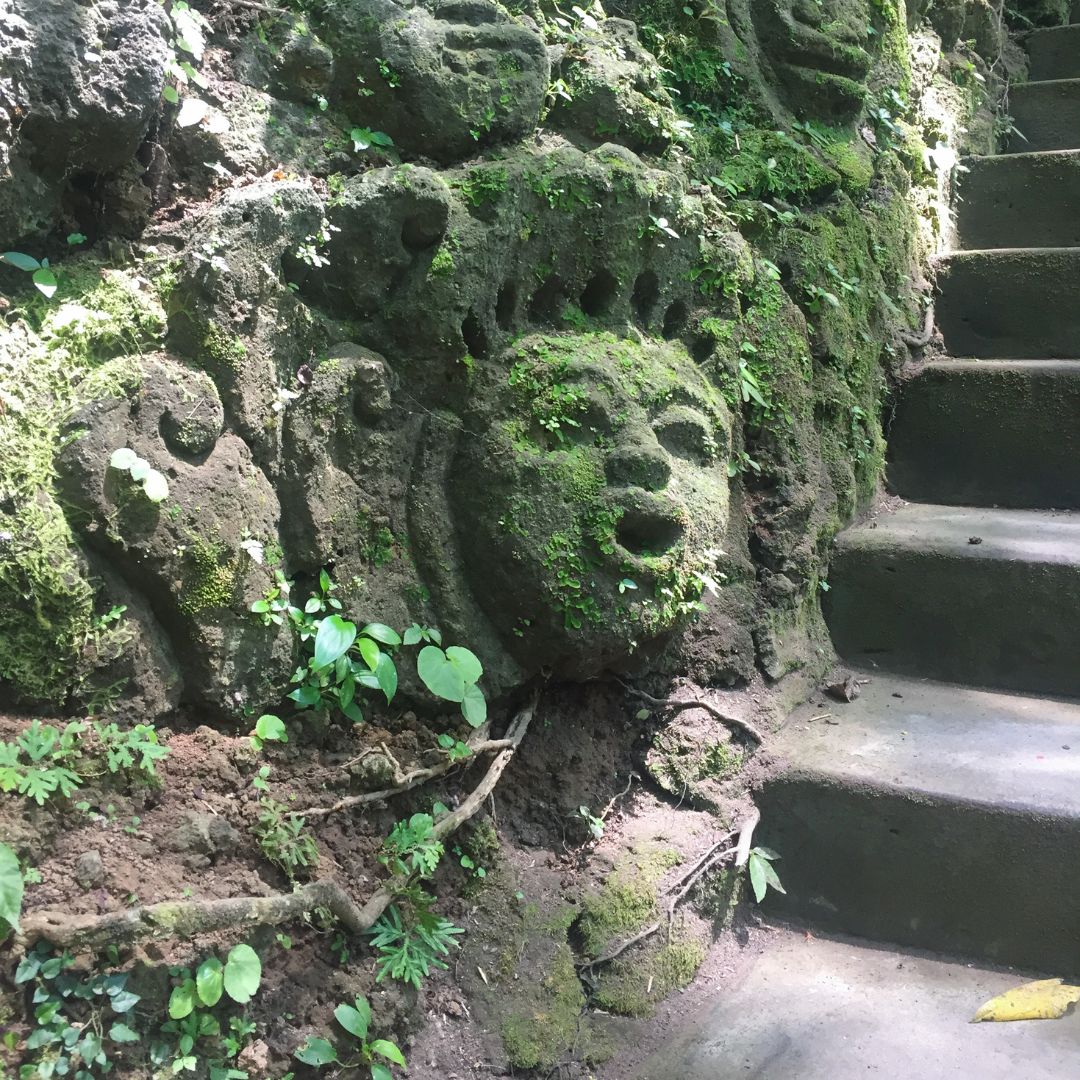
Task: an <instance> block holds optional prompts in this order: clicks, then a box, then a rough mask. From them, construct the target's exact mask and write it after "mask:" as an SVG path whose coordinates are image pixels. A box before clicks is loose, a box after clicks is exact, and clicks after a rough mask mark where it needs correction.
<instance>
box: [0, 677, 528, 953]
mask: <svg viewBox="0 0 1080 1080" xmlns="http://www.w3.org/2000/svg"><path fill="white" fill-rule="evenodd" d="M538 698H539V694H538V693H537V694H534V695H533V697H532V699H531V700H530V702H529V704H528V705H526V706H525V707H524V708H523V709H522V710H521V711H520V712H519V713H518V714H517V716H515V717H514V719H513V721H512V722H511V724H510V727H509V729H508V731H507V733H506V738H505V739H499V740H494V741H490V742H488V743H487V744H486V745H488V748H493V747H494V746H496V745H497V746H498V747H499V752H498V754H497V755H496V756H495V758H494V759H493V760H492V762H491V764H490V765H489V766H488V770H487V772H486V773H485V774H484V778H483V780H481V781H480V783H479V784H478V785H477V786H476V788H475V789H474V790H473V791H472V792H471V793H470V794H469V795H468V797H467V798H465V799H464V800H463V801H462V803H461V805H460V806H459V807H458V808H457V809H456V810H454V811H453V812H452V813H449V814H447V815H445V816H444V817H442V818H440V819H439V820H438V821H437V822H436V823H435V828H434V830H433V832H434V835H435V837H436V838H437V839H439V840H441V839H443V838H444V837H446V836H449V835H450V834H451V833H452V832H454V831H455V830H456V829H458V828H459V827H460V826H461V825H463V824H464V823H465V822H466V821H468V820H469V818H471V817H472V816H473V815H474V814H475V813H476V812H477V811H478V810H479V809H480V807H481V806H483V804H484V801H485V800H486V799H487V798H488V796H489V795H490V794H491V792H492V791H493V790H494V788H495V785H496V784H497V783H498V782H499V778H500V777H501V776H502V774H503V772H504V771H505V769H506V766H507V765H509V764H510V759H511V758H512V757H513V756H514V753H515V751H516V750H517V748H518V746H520V745H521V740H522V739H523V738H524V737H525V733H526V731H528V729H529V724H530V722H531V721H532V718H533V714H534V713H535V711H536V706H537V701H538ZM443 771H445V770H443ZM436 775H437V774H436ZM410 786H416V785H415V784H413V785H410ZM400 790H401V791H406V790H408V788H401V789H400ZM393 793H396V792H393ZM393 898H394V894H393V892H391V891H390V890H389V889H385V888H382V889H379V890H377V891H376V892H375V893H373V894H372V896H370V897H369V898H368V899H367V900H366V901H365V902H364V903H363V905H360V904H357V903H356V901H355V900H353V898H352V897H351V896H350V895H349V894H348V893H347V892H346V891H345V890H344V889H343V888H342V887H341V886H340V885H339V884H338V883H337V882H336V881H331V880H329V879H325V878H324V879H320V880H319V881H313V882H311V883H310V884H309V885H304V886H302V887H301V888H299V889H297V890H296V891H295V892H292V893H279V894H277V895H276V896H235V897H229V898H227V899H223V900H165V901H162V902H161V903H158V904H146V905H143V906H140V907H135V908H131V909H129V910H127V911H113V912H109V913H108V914H106V915H71V914H69V913H68V912H64V911H38V912H34V913H33V914H30V915H27V916H25V917H24V918H23V920H22V927H21V929H20V931H19V933H18V934H17V935H16V937H15V945H16V948H17V949H21V950H26V949H27V948H29V947H30V946H31V945H33V944H34V943H35V942H37V941H47V942H49V943H50V944H52V945H55V946H57V947H59V948H64V949H77V950H92V949H101V948H104V947H105V946H107V945H127V944H131V943H132V942H135V941H139V940H141V939H142V938H147V937H157V938H186V937H193V936H195V935H196V934H205V933H210V932H213V931H216V930H226V929H229V928H232V927H237V926H276V925H278V924H280V923H284V922H290V921H291V920H293V919H298V918H300V917H302V916H304V915H307V914H310V913H311V912H312V911H314V910H315V909H316V908H326V909H328V910H329V911H330V912H332V913H333V914H334V915H335V916H336V917H337V919H338V921H339V922H340V923H341V925H342V927H344V929H345V930H347V931H348V932H349V933H350V934H353V935H359V934H363V933H365V932H366V931H368V930H370V929H371V928H372V926H374V925H375V923H376V922H377V921H378V919H379V917H380V916H381V915H382V913H383V912H384V911H385V910H386V909H387V907H389V905H390V903H391V902H392V900H393Z"/></svg>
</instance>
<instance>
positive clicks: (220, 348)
mask: <svg viewBox="0 0 1080 1080" xmlns="http://www.w3.org/2000/svg"><path fill="white" fill-rule="evenodd" d="M202 344H203V349H204V350H205V351H206V357H207V359H208V360H209V361H210V362H209V363H208V364H207V365H205V366H206V367H207V368H208V370H210V371H220V372H223V373H224V372H231V373H233V374H236V373H237V372H239V370H240V368H241V366H242V365H243V363H244V358H245V357H246V356H247V347H246V346H245V345H244V343H243V341H241V340H240V338H238V337H236V336H235V335H233V334H230V333H229V332H228V331H227V330H224V329H223V328H222V327H221V326H219V325H218V324H217V323H215V322H211V323H207V325H206V332H205V333H204V334H203V341H202Z"/></svg>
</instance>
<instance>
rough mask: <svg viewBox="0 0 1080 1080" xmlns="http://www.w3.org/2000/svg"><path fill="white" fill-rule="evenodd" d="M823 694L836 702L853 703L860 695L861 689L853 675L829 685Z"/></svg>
mask: <svg viewBox="0 0 1080 1080" xmlns="http://www.w3.org/2000/svg"><path fill="white" fill-rule="evenodd" d="M825 693H826V694H828V695H829V697H833V698H836V700H837V701H854V700H855V699H856V698H857V697H858V696H859V694H861V693H862V687H861V686H859V683H858V680H857V679H856V678H855V676H854V675H849V676H848V677H847V678H846V679H841V680H839V681H838V682H834V683H829V685H828V686H826V687H825Z"/></svg>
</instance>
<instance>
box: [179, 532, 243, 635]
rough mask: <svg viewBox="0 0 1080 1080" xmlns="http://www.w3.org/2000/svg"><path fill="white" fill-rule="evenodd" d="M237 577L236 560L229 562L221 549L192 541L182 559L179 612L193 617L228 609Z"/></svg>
mask: <svg viewBox="0 0 1080 1080" xmlns="http://www.w3.org/2000/svg"><path fill="white" fill-rule="evenodd" d="M240 573H241V563H240V558H239V556H234V557H232V558H229V556H228V552H227V551H226V549H225V547H224V546H223V545H221V544H212V543H210V542H208V541H206V540H204V539H203V538H202V537H199V538H197V539H195V540H194V541H193V542H192V543H191V545H190V547H189V548H188V551H187V555H186V559H185V566H184V581H183V584H182V585H181V588H180V603H179V607H180V610H181V611H182V612H183V613H184V614H185V615H188V616H191V617H196V616H198V615H200V614H202V613H203V612H204V611H210V610H213V609H214V608H222V607H228V606H229V605H230V604H231V603H232V602H233V601H234V600H235V598H236V590H237V584H238V582H239V578H240Z"/></svg>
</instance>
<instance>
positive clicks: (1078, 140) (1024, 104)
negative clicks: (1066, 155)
mask: <svg viewBox="0 0 1080 1080" xmlns="http://www.w3.org/2000/svg"><path fill="white" fill-rule="evenodd" d="M1009 112H1010V114H1011V115H1012V119H1013V124H1014V125H1015V126H1016V129H1017V130H1018V131H1019V132H1020V133H1021V134H1022V135H1023V138H1020V137H1018V136H1013V138H1012V139H1011V140H1010V141H1009V151H1010V153H1025V152H1029V151H1034V150H1076V149H1080V78H1075V79H1054V80H1050V81H1047V82H1030V83H1024V84H1022V85H1020V86H1014V87H1013V88H1012V89H1011V90H1010V91H1009Z"/></svg>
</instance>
